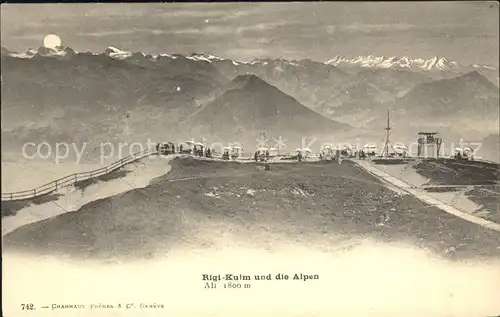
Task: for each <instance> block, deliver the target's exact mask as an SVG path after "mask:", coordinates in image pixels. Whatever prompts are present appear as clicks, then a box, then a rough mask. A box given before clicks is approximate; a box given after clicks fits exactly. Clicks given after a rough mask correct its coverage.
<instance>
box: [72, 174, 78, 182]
mask: <svg viewBox="0 0 500 317" xmlns="http://www.w3.org/2000/svg"><path fill="white" fill-rule="evenodd" d="M77 175H78V174H76V173H75V181H74V182H73V184H75V183H76V178H77Z"/></svg>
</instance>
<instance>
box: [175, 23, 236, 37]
mask: <svg viewBox="0 0 500 317" xmlns="http://www.w3.org/2000/svg"><path fill="white" fill-rule="evenodd" d="M172 33H174V34H215V35H225V34H234V33H235V30H234V27H232V26H225V25H209V26H206V27H200V28H186V29H179V30H173V31H172Z"/></svg>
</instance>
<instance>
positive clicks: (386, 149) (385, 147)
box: [382, 109, 392, 157]
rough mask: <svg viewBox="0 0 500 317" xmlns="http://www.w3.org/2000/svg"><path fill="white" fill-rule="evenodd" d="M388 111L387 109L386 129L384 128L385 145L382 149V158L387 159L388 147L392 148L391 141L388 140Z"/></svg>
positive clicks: (389, 126)
mask: <svg viewBox="0 0 500 317" xmlns="http://www.w3.org/2000/svg"><path fill="white" fill-rule="evenodd" d="M389 118H390V117H389V109H387V127H386V128H385V144H384V149H383V150H382V157H389V146H391V147H392V145H391V141H390V140H389V136H390V131H391V124H390V119H389Z"/></svg>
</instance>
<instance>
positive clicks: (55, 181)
mask: <svg viewBox="0 0 500 317" xmlns="http://www.w3.org/2000/svg"><path fill="white" fill-rule="evenodd" d="M54 183H56V190H57V180H56V181H55V182H54Z"/></svg>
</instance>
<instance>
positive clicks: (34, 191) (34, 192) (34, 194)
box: [33, 188, 36, 197]
mask: <svg viewBox="0 0 500 317" xmlns="http://www.w3.org/2000/svg"><path fill="white" fill-rule="evenodd" d="M35 196H36V188H35V189H33V197H35Z"/></svg>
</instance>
